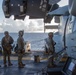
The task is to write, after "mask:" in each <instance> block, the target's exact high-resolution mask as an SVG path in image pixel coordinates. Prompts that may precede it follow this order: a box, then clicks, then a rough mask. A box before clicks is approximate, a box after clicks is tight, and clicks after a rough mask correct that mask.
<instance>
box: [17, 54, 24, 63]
mask: <svg viewBox="0 0 76 75" xmlns="http://www.w3.org/2000/svg"><path fill="white" fill-rule="evenodd" d="M22 57H23V54H22V53H18V64H19V63H22Z"/></svg>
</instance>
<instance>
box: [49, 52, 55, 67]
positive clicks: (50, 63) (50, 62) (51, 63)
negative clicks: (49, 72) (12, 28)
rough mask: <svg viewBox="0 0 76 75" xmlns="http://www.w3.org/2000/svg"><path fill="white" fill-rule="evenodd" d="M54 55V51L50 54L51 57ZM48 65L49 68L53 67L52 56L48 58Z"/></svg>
mask: <svg viewBox="0 0 76 75" xmlns="http://www.w3.org/2000/svg"><path fill="white" fill-rule="evenodd" d="M54 53H55V51H53V52H52V55H53V54H54ZM48 65H49V66H52V65H54V56H52V57H50V58H49V61H48Z"/></svg>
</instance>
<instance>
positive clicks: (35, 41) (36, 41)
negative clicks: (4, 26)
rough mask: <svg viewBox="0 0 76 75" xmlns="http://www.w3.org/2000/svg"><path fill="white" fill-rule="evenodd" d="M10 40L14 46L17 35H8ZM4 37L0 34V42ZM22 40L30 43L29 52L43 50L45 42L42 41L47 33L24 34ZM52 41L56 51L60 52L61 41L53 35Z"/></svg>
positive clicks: (57, 36)
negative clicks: (10, 37) (54, 43)
mask: <svg viewBox="0 0 76 75" xmlns="http://www.w3.org/2000/svg"><path fill="white" fill-rule="evenodd" d="M10 35H11V36H12V38H13V39H14V44H16V41H17V38H18V33H10ZM3 36H4V34H3V33H0V41H1V39H2V37H3ZM23 37H24V40H25V41H28V42H30V44H31V50H38V51H40V50H44V45H45V41H44V39H45V38H47V37H48V34H47V33H25V34H24V36H23ZM54 40H55V42H56V51H60V50H61V47H62V46H61V40H60V35H54Z"/></svg>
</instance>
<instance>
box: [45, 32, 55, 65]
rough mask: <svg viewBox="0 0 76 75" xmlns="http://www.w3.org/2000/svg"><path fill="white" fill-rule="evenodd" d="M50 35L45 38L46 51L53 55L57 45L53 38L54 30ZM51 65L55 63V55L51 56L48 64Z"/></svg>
mask: <svg viewBox="0 0 76 75" xmlns="http://www.w3.org/2000/svg"><path fill="white" fill-rule="evenodd" d="M48 36H49V37H48V38H47V39H45V42H46V45H45V46H46V52H48V53H51V55H53V54H54V53H55V47H54V46H55V44H56V43H55V42H54V40H53V33H52V32H50V33H49V34H48ZM51 65H54V57H51V58H50V59H49V63H48V66H51Z"/></svg>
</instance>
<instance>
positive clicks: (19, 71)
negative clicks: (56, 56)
mask: <svg viewBox="0 0 76 75" xmlns="http://www.w3.org/2000/svg"><path fill="white" fill-rule="evenodd" d="M34 55H39V56H40V62H39V63H36V62H34ZM47 58H48V55H47V54H46V55H45V54H44V52H31V53H25V54H24V57H23V63H25V64H26V65H25V67H24V68H18V61H17V59H18V57H17V54H12V55H11V62H12V63H13V66H7V67H6V68H5V67H4V66H3V56H2V55H1V56H0V65H1V67H0V75H42V73H46V72H47V70H49V71H50V70H51V71H54V70H61V69H62V67H63V63H60V64H58V66H57V67H56V68H47V64H48V60H47Z"/></svg>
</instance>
